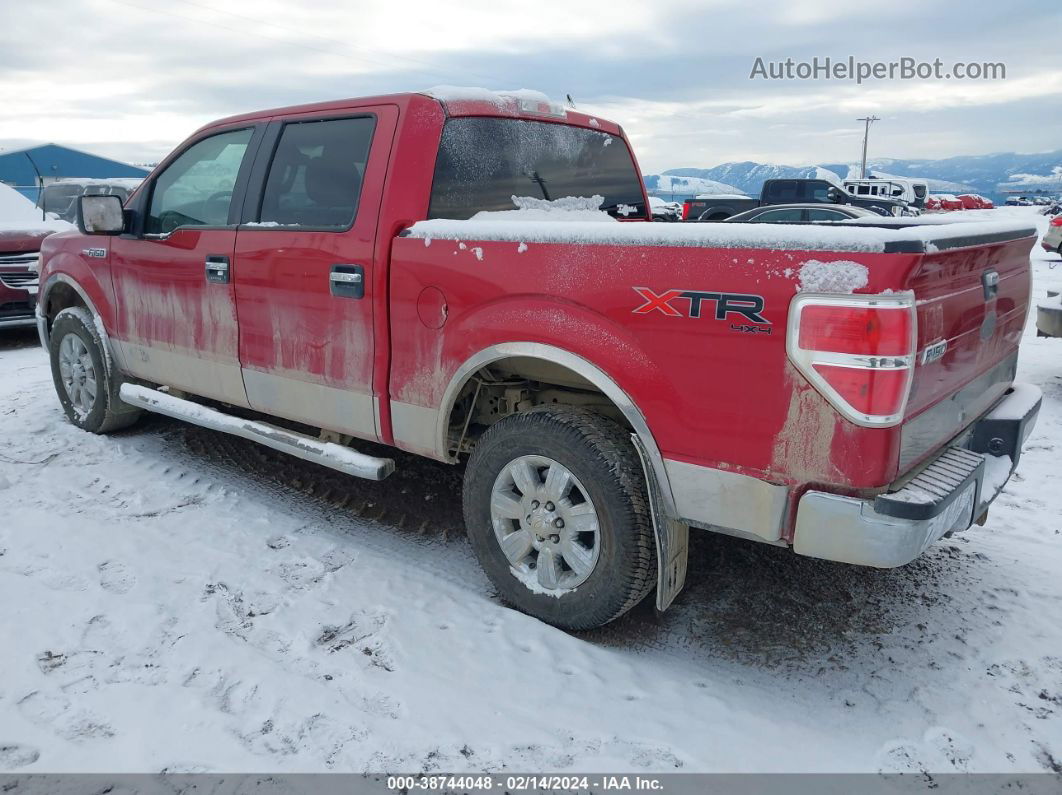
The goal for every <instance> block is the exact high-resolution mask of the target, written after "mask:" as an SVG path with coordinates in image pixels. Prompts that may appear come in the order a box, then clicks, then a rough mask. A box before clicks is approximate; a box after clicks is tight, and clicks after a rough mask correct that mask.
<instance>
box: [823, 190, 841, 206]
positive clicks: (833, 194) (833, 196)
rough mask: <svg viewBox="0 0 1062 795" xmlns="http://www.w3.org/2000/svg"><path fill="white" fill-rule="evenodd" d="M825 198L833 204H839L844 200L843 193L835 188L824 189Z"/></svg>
mask: <svg viewBox="0 0 1062 795" xmlns="http://www.w3.org/2000/svg"><path fill="white" fill-rule="evenodd" d="M826 198H827V199H829V200H830V201H832V202H833V203H834V204H840V203H842V202H843V201H844V194H842V193H841V191H839V190H838V189H837V188H830V189H829V190H827V191H826Z"/></svg>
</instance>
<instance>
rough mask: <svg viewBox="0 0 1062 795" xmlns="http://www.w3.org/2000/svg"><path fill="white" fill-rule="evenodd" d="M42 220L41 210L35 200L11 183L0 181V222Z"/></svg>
mask: <svg viewBox="0 0 1062 795" xmlns="http://www.w3.org/2000/svg"><path fill="white" fill-rule="evenodd" d="M40 220H41V211H40V210H39V209H38V208H37V207H36V206H34V204H33V202H31V201H30V200H29V199H27V198H26V197H25V196H23V195H22V194H21V193H19V192H18V191H17V190H15V189H14V188H12V187H11V186H10V185H5V184H3V183H2V182H0V223H3V222H20V221H40Z"/></svg>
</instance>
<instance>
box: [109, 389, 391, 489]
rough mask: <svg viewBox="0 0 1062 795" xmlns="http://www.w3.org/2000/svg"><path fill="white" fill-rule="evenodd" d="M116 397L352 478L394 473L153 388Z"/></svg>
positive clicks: (329, 445)
mask: <svg viewBox="0 0 1062 795" xmlns="http://www.w3.org/2000/svg"><path fill="white" fill-rule="evenodd" d="M118 394H119V396H120V397H121V398H122V400H123V401H124V402H125V403H128V404H129V405H130V406H136V407H137V408H141V409H144V410H145V411H151V412H154V413H155V414H164V415H166V416H167V417H174V418H175V419H178V420H185V421H186V422H190V423H192V424H193V425H201V426H203V427H204V428H210V429H211V430H214V431H221V432H222V433H231V434H232V435H233V436H239V437H242V438H244V439H250V440H251V441H252V442H258V443H259V444H264V445H265V446H266V447H271V448H273V449H274V450H279V451H280V452H282V453H290V454H291V455H293V456H295V457H296V458H301V459H303V460H304V461H313V462H314V463H315V464H320V465H321V466H326V467H329V468H331V469H338V470H339V471H340V472H345V473H347V474H348V475H354V476H355V477H359V478H367V479H368V480H383V479H384V478H385V477H387V476H388V475H390V474H391V473H392V472H394V471H395V462H394V461H393V460H392V459H390V458H374V457H373V456H369V455H365V454H364V453H359V452H358V451H357V450H352V449H351V448H349V447H343V446H342V445H339V444H336V443H334V442H322V441H321V440H320V439H314V438H313V437H312V436H306V435H305V434H302V433H295V432H294V431H289V430H286V429H284V428H278V427H277V426H276V425H270V424H269V423H268V422H259V421H257V420H245V419H241V418H240V417H234V416H232V415H231V414H225V413H224V412H221V411H218V410H217V409H212V408H209V407H207V406H202V405H200V404H199V403H193V402H192V401H191V400H184V399H183V398H179V397H174V396H173V395H168V394H166V393H165V392H159V391H158V390H156V389H149V388H148V387H145V386H139V385H137V384H122V387H121V389H120V391H119V393H118Z"/></svg>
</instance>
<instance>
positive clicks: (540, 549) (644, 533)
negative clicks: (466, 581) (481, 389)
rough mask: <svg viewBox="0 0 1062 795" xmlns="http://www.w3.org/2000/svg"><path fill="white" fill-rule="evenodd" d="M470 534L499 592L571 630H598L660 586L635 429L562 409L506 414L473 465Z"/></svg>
mask: <svg viewBox="0 0 1062 795" xmlns="http://www.w3.org/2000/svg"><path fill="white" fill-rule="evenodd" d="M463 496H464V512H465V522H466V524H467V526H468V535H469V540H470V542H471V544H472V549H473V551H474V552H475V554H476V557H477V558H478V560H479V562H480V565H481V566H482V567H483V569H484V571H485V572H486V574H487V576H488V577H489V578H490V580H491V582H492V583H493V584H494V586H495V588H497V590H498V593H499V595H500V596H501V597H502V598H503V599H504V600H505V601H506V602H508V603H509V604H511V605H512V606H514V607H516V608H517V609H519V610H521V611H523V612H525V613H528V614H529V615H532V616H535V617H536V618H539V619H541V620H543V621H545V622H547V623H550V624H553V625H554V626H557V627H561V628H562V629H572V630H579V629H591V628H593V627H599V626H601V625H603V624H607V623H608V622H609V621H612V620H613V619H615V618H618V617H619V616H621V615H623V614H624V613H626V612H627V611H628V610H630V609H631V608H632V607H634V606H635V605H636V604H638V602H640V601H641V600H642V599H643V598H644V597H645V596H646V594H648V593H649V591H651V590H652V587H653V584H654V575H655V571H656V569H655V562H654V538H653V529H652V522H651V519H650V516H649V501H648V497H647V495H646V487H645V477H644V474H643V471H642V467H641V463H640V461H639V459H638V455H637V452H636V451H635V449H634V446H633V445H632V444H631V441H630V437H629V435H628V432H627V431H625V430H624V429H623V428H621V427H620V426H619V425H617V424H616V423H614V422H612V421H611V420H609V419H606V418H604V417H602V416H600V415H597V414H594V413H592V412H589V411H585V410H582V409H572V408H567V407H559V406H553V407H548V408H539V409H534V410H532V411H529V412H526V413H523V414H516V415H513V416H511V417H507V418H505V419H503V420H501V421H500V422H498V423H496V424H495V425H494V426H492V427H491V428H490V429H489V430H488V431H487V432H486V433H485V434H483V436H482V437H481V438H480V440H479V442H478V443H477V444H476V448H475V450H474V451H473V453H472V456H471V458H470V459H469V462H468V466H467V468H466V470H465V483H464V495H463Z"/></svg>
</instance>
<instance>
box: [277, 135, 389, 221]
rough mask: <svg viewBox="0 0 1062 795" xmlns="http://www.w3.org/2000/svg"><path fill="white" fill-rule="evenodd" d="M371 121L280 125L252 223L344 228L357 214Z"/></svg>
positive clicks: (369, 141)
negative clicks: (254, 221)
mask: <svg viewBox="0 0 1062 795" xmlns="http://www.w3.org/2000/svg"><path fill="white" fill-rule="evenodd" d="M375 126H376V119H375V118H374V117H372V116H362V117H359V118H354V119H327V120H322V121H306V122H292V123H289V124H286V125H284V130H283V132H281V134H280V140H279V141H278V142H277V149H276V154H274V156H273V162H272V164H271V165H270V166H269V176H268V177H267V178H266V185H265V191H264V192H263V194H262V207H261V210H260V212H259V215H258V223H259V224H260V225H263V226H301V227H313V228H322V229H346V228H348V227H349V226H350V225H351V224H352V223H353V222H354V216H355V214H356V213H357V209H358V199H359V197H360V195H361V183H362V179H363V177H364V175H365V165H366V163H367V162H368V159H369V146H370V144H371V143H372V132H373V128H374V127H375Z"/></svg>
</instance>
